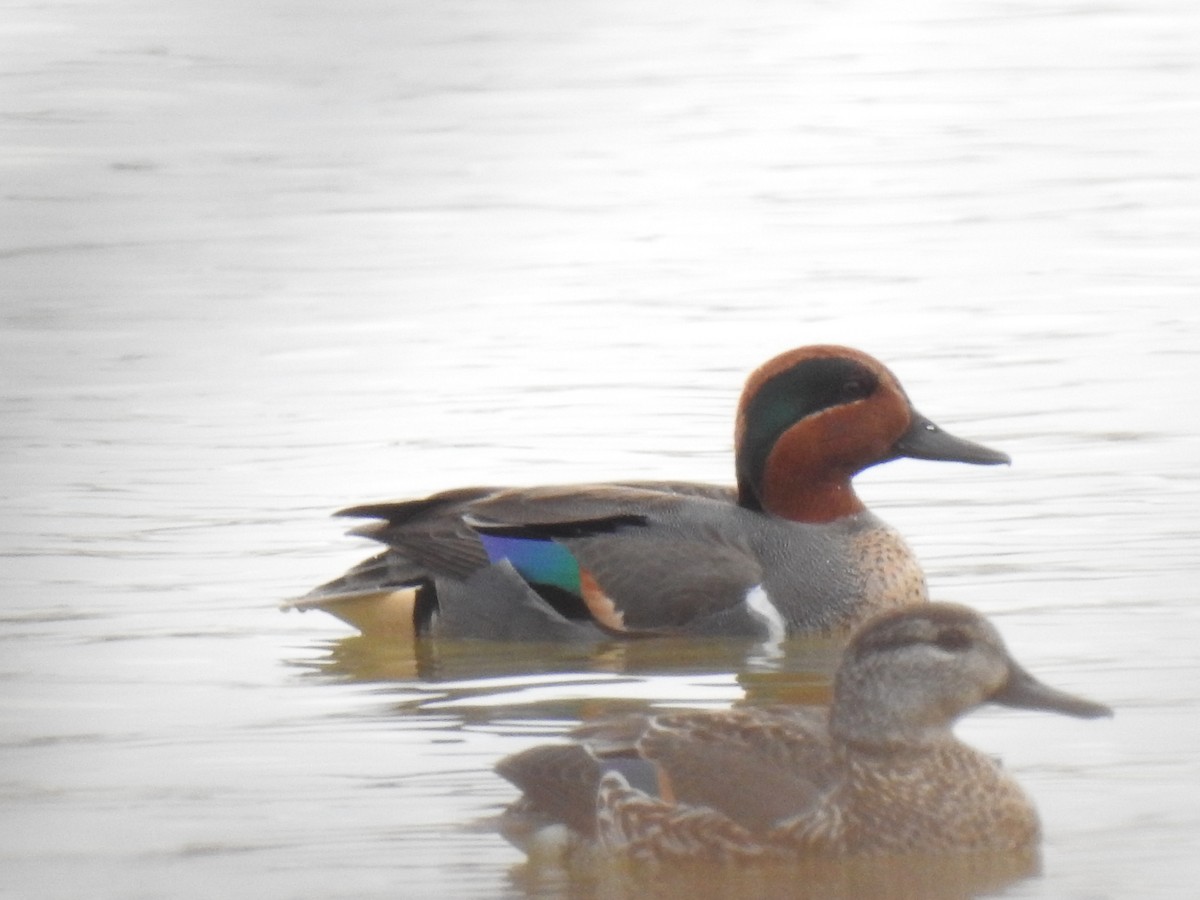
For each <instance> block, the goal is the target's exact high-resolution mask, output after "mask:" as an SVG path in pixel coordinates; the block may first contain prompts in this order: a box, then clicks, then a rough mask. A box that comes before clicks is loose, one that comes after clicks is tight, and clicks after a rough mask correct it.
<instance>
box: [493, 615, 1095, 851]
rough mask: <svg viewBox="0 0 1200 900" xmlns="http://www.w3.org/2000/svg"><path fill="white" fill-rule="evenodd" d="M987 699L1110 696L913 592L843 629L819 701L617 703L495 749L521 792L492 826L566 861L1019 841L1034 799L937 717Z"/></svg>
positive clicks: (1056, 701)
mask: <svg viewBox="0 0 1200 900" xmlns="http://www.w3.org/2000/svg"><path fill="white" fill-rule="evenodd" d="M987 702H996V703H1002V704H1005V705H1010V706H1020V707H1025V708H1030V709H1042V710H1049V711H1053V712H1059V713H1063V714H1066V715H1071V716H1077V717H1082V718H1095V717H1099V716H1108V715H1111V714H1112V711H1111V710H1110V709H1109V708H1108V707H1106V706H1103V705H1101V704H1098V703H1093V702H1092V701H1089V700H1084V699H1082V698H1079V697H1075V696H1073V695H1070V694H1067V693H1064V692H1062V691H1059V690H1056V689H1054V688H1051V687H1049V686H1047V685H1045V684H1042V683H1041V682H1040V681H1038V680H1037V679H1035V678H1034V677H1033V676H1032V675H1030V674H1029V673H1028V672H1026V671H1025V670H1024V669H1022V668H1021V667H1020V666H1019V665H1018V664H1017V663H1016V662H1015V661H1014V660H1013V659H1012V657H1011V656H1010V655H1009V653H1008V651H1007V650H1006V649H1005V647H1004V644H1003V642H1002V641H1001V639H1000V636H999V634H998V633H997V632H996V630H995V628H993V627H992V626H991V625H990V624H989V623H988V622H987V621H986V620H984V619H983V618H982V617H981V616H979V615H978V614H977V613H975V612H973V611H971V610H969V609H967V608H965V607H961V606H955V605H950V604H929V605H928V606H925V607H922V608H919V609H912V610H903V611H899V612H894V613H889V614H886V615H884V616H882V617H879V618H877V619H876V620H874V621H872V622H871V623H869V624H868V625H867V626H865V627H864V628H863V629H862V630H861V631H860V632H859V633H858V634H857V635H856V637H855V638H854V640H853V641H852V642H851V644H850V645H849V647H848V648H847V651H846V653H845V656H844V658H843V660H842V663H841V665H840V666H839V668H838V672H837V675H836V677H835V681H834V695H833V702H832V705H831V707H830V709H829V710H818V709H815V708H796V707H778V708H753V707H745V708H738V709H731V710H728V711H712V710H706V711H694V712H678V711H677V712H665V713H661V714H652V715H634V716H626V717H623V718H618V719H613V720H607V721H601V722H597V723H591V724H588V725H584V726H582V727H580V728H579V729H577V730H576V731H575V732H574V733H573V739H574V740H573V742H572V743H569V744H565V745H549V746H539V747H534V748H531V749H529V750H526V751H524V752H522V753H518V754H516V755H514V756H511V757H508V758H507V759H505V760H502V761H501V762H500V763H499V765H498V766H497V771H498V772H499V773H500V774H501V775H502V776H503V777H504V778H506V779H508V780H509V781H510V782H512V783H513V784H514V785H516V786H517V787H518V788H519V789H520V790H521V792H522V796H521V797H520V799H519V800H517V801H516V802H515V803H514V804H513V805H512V807H511V808H510V809H509V811H508V812H507V813H506V815H505V818H504V822H503V826H502V830H503V831H504V833H505V835H506V836H507V837H509V839H510V840H512V841H513V842H514V843H515V844H517V846H519V847H521V848H523V849H525V850H526V851H527V852H534V851H535V850H536V851H538V852H540V853H543V854H544V853H546V852H547V851H550V852H553V853H557V854H559V855H561V856H563V858H564V859H565V860H567V861H570V860H571V859H574V858H579V855H580V854H584V855H586V856H587V857H589V858H591V857H594V856H595V855H596V854H602V855H614V856H620V857H628V858H633V859H639V860H655V861H670V860H684V859H686V860H699V859H707V860H722V859H724V860H766V859H780V858H784V859H787V858H790V859H802V858H807V857H848V856H881V855H888V856H895V855H903V854H957V853H976V852H1021V851H1025V850H1029V849H1030V848H1034V847H1036V844H1037V843H1038V839H1039V837H1040V826H1039V823H1038V817H1037V813H1036V811H1035V809H1034V807H1033V804H1032V803H1031V802H1030V801H1029V799H1028V798H1027V797H1026V795H1025V794H1024V793H1023V791H1022V790H1021V788H1020V787H1019V786H1018V785H1017V783H1016V782H1015V781H1014V780H1013V779H1012V778H1011V777H1010V776H1009V775H1008V774H1007V773H1006V772H1005V771H1004V769H1003V768H1002V767H1001V766H1000V765H999V764H997V763H996V762H995V761H994V760H993V759H992V758H991V757H990V756H988V755H986V754H983V753H980V752H978V751H976V750H974V749H972V748H970V747H968V746H967V745H965V744H963V743H961V742H960V741H958V740H957V739H956V738H955V737H954V735H953V733H952V727H953V724H954V722H955V721H956V720H957V719H958V718H959V717H960V716H962V715H963V714H965V713H968V712H970V711H971V710H972V709H974V708H977V707H978V706H979V705H981V704H983V703H987Z"/></svg>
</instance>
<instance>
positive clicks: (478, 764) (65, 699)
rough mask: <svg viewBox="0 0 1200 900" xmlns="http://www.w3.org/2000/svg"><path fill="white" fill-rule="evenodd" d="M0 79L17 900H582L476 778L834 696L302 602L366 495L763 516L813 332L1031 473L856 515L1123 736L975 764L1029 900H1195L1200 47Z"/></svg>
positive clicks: (648, 45) (1112, 39) (402, 55)
mask: <svg viewBox="0 0 1200 900" xmlns="http://www.w3.org/2000/svg"><path fill="white" fill-rule="evenodd" d="M0 42H2V44H3V47H4V53H3V54H2V55H0V60H3V61H2V62H0V74H2V75H3V79H4V83H5V85H6V90H5V91H4V93H3V98H2V99H0V117H2V118H0V121H2V122H3V128H4V134H5V140H4V142H3V149H2V150H0V172H2V174H3V184H4V187H3V200H2V203H0V210H2V212H0V216H2V217H3V218H2V220H0V222H2V224H3V226H4V227H3V230H2V231H0V372H2V373H3V379H2V380H0V422H3V427H2V428H0V472H2V475H0V479H2V480H0V490H2V491H3V506H2V508H3V513H2V514H0V556H2V559H3V572H4V578H3V585H4V596H3V599H2V601H0V618H2V620H3V626H2V627H0V645H2V647H0V679H3V682H4V685H5V690H4V691H3V700H0V761H2V762H0V772H3V775H2V776H0V827H2V833H3V834H4V840H3V842H0V866H2V868H3V870H4V873H5V874H4V878H3V884H0V895H5V896H13V897H26V896H37V897H50V898H53V897H75V896H79V895H80V893H81V892H83V891H87V892H88V893H89V894H90V895H92V896H96V897H101V898H103V897H114V898H116V897H121V898H129V897H160V896H172V897H181V896H182V897H187V896H196V897H201V896H203V897H208V896H212V895H214V894H216V893H221V894H223V895H225V896H229V897H239V896H247V897H249V896H254V897H261V896H270V897H296V898H301V897H304V898H310V897H311V898H332V897H355V898H363V897H376V896H379V897H382V896H403V897H481V898H484V897H486V898H496V897H522V896H528V895H541V896H557V895H562V894H565V893H569V892H570V891H572V890H576V891H584V892H586V891H587V890H593V889H595V885H591V886H588V885H584V886H583V887H580V886H578V885H575V886H571V885H566V884H564V883H562V882H561V881H555V880H554V879H553V878H549V877H548V878H545V879H544V878H542V877H541V875H540V874H539V873H537V872H530V871H529V870H528V869H525V868H523V867H522V866H521V857H520V854H518V853H517V852H516V851H515V850H514V849H512V848H511V847H509V846H508V845H507V844H505V843H504V842H503V841H502V840H501V839H500V838H499V837H498V836H497V835H496V834H495V832H494V830H493V828H492V827H491V823H490V819H491V818H492V817H494V816H495V814H496V813H497V812H498V811H499V810H500V809H501V808H502V807H503V804H504V803H506V802H508V801H509V800H510V799H512V797H513V793H514V792H513V791H512V790H511V789H510V788H509V787H508V786H507V785H506V784H505V783H504V782H502V781H501V780H500V779H499V778H497V777H495V776H494V775H492V774H491V771H490V770H491V766H492V765H493V763H494V762H495V761H496V760H497V759H498V758H500V757H501V756H502V755H504V754H506V753H509V752H512V751H515V750H518V749H521V748H524V747H526V746H529V745H530V744H532V743H535V742H537V741H539V740H545V739H547V738H550V737H552V736H554V735H557V734H559V733H561V732H562V731H563V730H564V729H565V728H567V727H569V726H570V725H571V724H572V723H574V722H576V721H578V720H579V719H580V718H582V717H587V716H592V715H597V714H600V713H602V712H605V711H609V710H613V709H628V708H640V707H645V706H662V705H676V704H678V705H688V706H694V705H703V706H715V707H722V706H726V705H729V704H731V703H735V702H742V701H744V700H745V699H747V698H749V699H750V700H752V701H753V700H756V699H758V698H763V697H778V696H784V697H788V698H793V699H801V700H806V699H807V700H811V699H817V698H818V695H819V694H820V692H821V687H820V684H821V679H820V673H821V670H822V665H823V663H822V661H821V660H820V659H819V658H818V659H816V661H815V662H814V661H813V660H812V659H810V658H809V657H804V656H801V657H796V656H790V657H785V658H784V661H783V662H780V661H778V660H776V661H771V660H763V659H761V658H759V657H755V656H753V655H751V656H750V657H749V658H747V656H746V655H745V654H741V655H739V654H737V653H733V654H730V653H728V652H718V651H717V650H715V649H713V648H695V649H693V650H692V651H688V652H685V651H682V650H680V649H679V648H678V647H675V648H658V651H655V650H654V649H648V650H647V649H637V648H628V647H612V648H603V649H602V650H600V651H596V652H585V653H581V652H579V651H570V650H568V651H562V652H550V651H545V652H539V653H537V654H531V653H529V652H517V653H513V652H512V651H509V650H504V649H498V648H491V649H485V648H480V647H472V646H461V645H446V646H440V647H426V648H421V649H419V650H414V649H412V648H405V647H399V646H394V645H391V646H389V645H380V644H379V643H378V642H369V641H364V640H363V639H361V638H358V637H355V636H353V635H352V634H351V633H349V632H348V630H347V629H346V628H345V627H343V626H342V625H340V624H339V623H337V622H335V621H334V620H331V619H328V618H323V617H320V616H318V615H315V614H312V615H305V616H300V615H294V614H293V615H284V614H282V613H280V612H279V611H278V609H277V604H278V602H279V601H280V600H281V599H282V598H285V597H289V596H293V595H295V594H297V593H300V592H303V591H304V590H306V589H307V588H309V587H310V586H312V585H313V584H315V583H317V582H318V581H321V580H325V579H327V578H329V577H332V576H333V575H336V574H338V573H339V572H340V571H341V570H342V569H343V568H345V567H346V566H348V565H350V564H352V563H353V562H355V561H357V560H358V559H359V558H361V557H362V556H363V555H364V554H365V553H366V552H367V551H368V548H367V547H366V546H365V545H364V544H363V542H361V541H358V540H354V539H350V538H343V537H341V535H340V527H341V526H340V525H339V524H338V523H336V522H333V521H331V520H329V519H328V518H327V514H328V513H329V512H330V511H331V510H333V509H335V508H337V507H339V506H343V505H346V504H348V503H353V502H362V501H368V500H376V499H383V498H388V497H405V496H411V495H418V494H421V493H425V492H428V491H432V490H436V489H440V488H444V487H451V486H455V485H460V484H466V483H472V482H479V483H483V482H499V483H504V482H513V483H529V482H541V481H566V480H576V479H598V478H609V477H646V478H653V477H679V478H698V479H705V480H712V481H729V480H730V479H731V475H732V472H731V469H732V462H731V458H730V443H731V437H730V432H731V425H732V408H733V405H734V403H735V402H736V396H737V392H738V390H739V388H740V383H741V381H742V379H743V378H744V376H745V374H746V372H747V371H748V370H749V369H750V368H752V367H753V366H754V365H756V364H757V363H759V362H761V361H763V360H765V359H766V358H767V357H768V356H770V355H772V354H774V353H775V352H777V351H779V350H782V349H785V348H787V347H791V346H795V345H799V344H803V343H809V342H813V341H824V340H832V341H838V342H842V343H848V344H852V345H854V346H858V347H861V348H863V349H865V350H867V351H869V352H871V353H873V354H875V355H877V356H879V357H880V358H882V359H884V360H886V361H887V362H888V364H889V365H891V366H892V368H893V369H894V370H895V371H896V372H897V373H898V374H899V375H900V377H901V378H902V379H903V381H904V383H905V385H906V386H907V388H908V389H909V392H910V394H911V395H912V397H913V399H914V401H915V403H916V404H917V406H918V407H919V408H920V409H921V410H922V411H923V412H925V413H926V414H928V415H929V416H931V417H932V418H934V419H935V420H936V421H938V422H940V423H941V424H942V425H944V426H946V427H947V428H949V429H951V430H953V431H956V432H957V433H961V434H963V435H964V436H969V437H972V438H975V439H978V440H981V441H985V442H987V443H989V444H993V445H995V446H998V447H1001V448H1003V449H1005V450H1007V451H1008V452H1010V453H1011V454H1012V456H1013V458H1014V461H1015V462H1014V465H1013V466H1012V467H1011V468H1007V469H1002V470H980V469H977V468H968V467H955V466H946V465H936V464H932V463H921V462H913V461H902V462H897V463H893V464H889V465H888V466H885V467H882V468H879V469H877V470H873V471H871V472H869V473H867V474H866V475H865V476H864V477H863V478H862V479H860V484H861V493H862V494H863V496H864V497H865V498H866V499H867V501H868V502H869V503H870V504H871V505H872V506H873V507H874V508H875V509H876V510H877V511H878V512H879V513H880V514H881V515H883V516H884V517H885V518H887V519H888V520H889V521H890V522H892V523H893V524H894V525H896V526H897V527H898V528H900V529H901V530H902V531H903V532H904V533H905V535H906V536H907V537H908V538H909V540H910V542H911V543H912V544H913V545H914V547H915V548H916V549H917V551H918V553H919V554H920V555H921V556H922V558H923V559H924V560H925V563H926V567H927V571H928V574H929V578H930V583H931V586H932V589H933V592H934V594H935V595H936V596H938V597H940V598H943V599H953V600H958V601H960V602H966V603H970V604H972V605H975V606H977V607H978V608H980V609H982V610H984V611H985V612H987V613H988V614H989V615H991V616H992V617H994V619H995V621H996V622H997V623H998V625H999V627H1000V628H1001V629H1002V630H1003V632H1004V634H1005V635H1006V636H1007V638H1008V640H1009V642H1010V644H1011V646H1012V648H1013V650H1014V652H1015V653H1016V655H1017V656H1018V657H1019V658H1020V659H1022V660H1023V661H1024V662H1025V664H1026V665H1027V666H1028V667H1029V668H1030V669H1031V670H1033V671H1034V672H1036V673H1038V674H1039V675H1041V676H1042V677H1044V678H1045V679H1046V680H1048V681H1051V682H1053V683H1054V684H1056V685H1058V686H1060V687H1062V688H1064V689H1067V690H1072V691H1076V692H1078V693H1081V694H1084V695H1086V696H1089V697H1093V698H1095V699H1097V700H1102V701H1104V702H1107V703H1109V704H1111V705H1113V706H1114V707H1115V708H1116V709H1117V716H1116V717H1115V719H1113V720H1112V721H1111V722H1079V721H1075V720H1069V719H1061V718H1055V717H1051V716H1046V715H1038V714H1035V713H1020V712H1014V711H1009V710H996V711H990V710H989V711H984V712H983V713H981V714H979V715H977V716H975V717H973V718H972V719H970V720H968V721H966V722H964V723H963V725H962V726H961V727H960V733H961V734H962V736H963V737H964V738H966V739H967V740H970V741H971V742H973V743H975V744H977V745H978V746H980V747H983V748H986V749H987V750H988V751H989V752H993V753H995V754H997V755H999V756H1001V757H1002V758H1003V759H1004V761H1005V764H1006V765H1007V766H1008V767H1009V768H1010V769H1011V770H1012V771H1013V772H1014V773H1015V774H1016V776H1017V777H1018V778H1019V779H1020V780H1021V782H1022V783H1023V784H1024V785H1025V786H1026V787H1027V788H1028V790H1029V791H1030V792H1031V793H1032V794H1033V796H1034V797H1035V798H1036V800H1037V802H1038V805H1039V807H1040V809H1041V811H1042V814H1043V819H1044V824H1045V831H1046V840H1045V845H1044V848H1043V854H1042V862H1041V874H1040V875H1038V876H1037V877H1032V878H1027V879H1023V880H1021V881H1019V882H1018V883H1017V884H1015V885H1013V886H1011V887H1010V888H1009V889H1008V892H1007V894H1006V896H1012V897H1022V898H1063V897H1078V898H1101V897H1113V898H1124V897H1130V896H1139V897H1149V898H1159V897H1161V898H1169V897H1170V898H1173V897H1177V896H1179V895H1180V892H1181V890H1183V891H1186V890H1189V889H1190V888H1191V886H1193V885H1194V884H1195V883H1196V880H1197V877H1198V876H1200V866H1198V864H1197V863H1196V862H1195V858H1194V854H1193V853H1192V852H1191V849H1190V848H1191V847H1192V846H1194V845H1195V843H1196V840H1197V839H1198V838H1200V812H1197V811H1198V810H1200V787H1198V785H1200V768H1198V765H1200V764H1198V763H1197V759H1200V725H1198V724H1197V723H1200V715H1198V713H1200V709H1198V708H1197V707H1198V703H1197V699H1196V685H1197V684H1198V683H1200V681H1198V676H1200V662H1198V661H1197V651H1196V649H1195V648H1196V646H1197V638H1198V637H1200V634H1198V632H1200V621H1198V619H1200V616H1198V614H1197V612H1196V605H1195V602H1194V601H1195V595H1196V584H1197V583H1200V582H1198V576H1200V567H1198V563H1197V559H1198V556H1197V552H1196V548H1197V538H1198V537H1200V528H1198V521H1197V513H1196V510H1197V501H1198V500H1200V439H1198V435H1200V412H1198V411H1197V405H1196V403H1195V402H1194V401H1193V398H1192V385H1194V384H1195V382H1196V379H1197V375H1198V374H1200V313H1198V312H1197V306H1196V302H1195V300H1196V293H1197V286H1198V285H1200V257H1198V256H1197V253H1196V240H1195V236H1196V234H1197V233H1198V232H1200V159H1198V158H1197V155H1196V153H1195V149H1194V148H1195V147H1196V146H1197V145H1198V144H1200V72H1198V71H1197V68H1198V65H1200V11H1198V10H1197V9H1196V8H1195V6H1194V4H1191V3H1187V2H1183V0H1148V2H1140V0H1139V2H1137V3H1134V2H1126V3H1109V4H1103V5H1094V4H1083V3H1050V4H1047V3H1035V2H1032V0H1029V2H1008V3H1000V2H995V3H992V2H973V3H965V4H964V3H961V2H954V3H952V2H949V0H916V2H909V3H906V4H903V5H902V6H897V5H895V4H885V3H882V2H872V0H860V2H853V0H851V2H825V0H809V2H801V3H782V2H774V0H752V2H748V3H743V4H740V5H738V6H736V7H733V6H728V5H722V4H717V3H709V2H699V3H697V2H694V0H693V2H688V3H681V2H662V3H655V4H649V5H647V4H639V3H629V2H616V3H613V2H605V3H586V2H584V3H572V4H557V5H556V4H545V3H533V2H530V0H504V2H489V3H484V2H476V0H462V2H453V3H441V4H435V5H428V4H424V5H422V4H411V3H361V4H356V5H355V7H354V8H353V10H352V11H347V9H346V7H345V6H344V5H338V4H333V3H330V2H327V0H307V2H303V3H298V4H297V3H287V4H284V3H259V4H253V5H251V6H247V5H246V4H242V3H228V2H226V3H208V4H205V5H204V6H203V8H189V7H187V6H180V5H178V4H168V5H165V6H164V5H162V4H153V3H149V2H145V0H116V2H111V3H107V4H103V5H98V4H67V3H61V2H43V3H29V4H24V5H19V6H17V7H15V8H13V9H11V10H9V12H8V14H7V15H6V17H5V22H4V23H3V25H0ZM826 662H827V661H826ZM808 663H812V665H808Z"/></svg>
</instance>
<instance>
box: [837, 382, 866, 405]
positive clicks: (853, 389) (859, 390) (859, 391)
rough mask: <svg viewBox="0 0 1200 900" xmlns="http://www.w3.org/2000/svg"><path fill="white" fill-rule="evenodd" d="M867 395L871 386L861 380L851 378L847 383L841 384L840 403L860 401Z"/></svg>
mask: <svg viewBox="0 0 1200 900" xmlns="http://www.w3.org/2000/svg"><path fill="white" fill-rule="evenodd" d="M869 393H871V386H870V385H869V384H867V382H865V381H863V380H862V379H861V378H851V379H850V380H849V381H844V382H842V402H844V403H850V402H852V401H854V400H861V399H862V398H863V397H865V396H867V394H869Z"/></svg>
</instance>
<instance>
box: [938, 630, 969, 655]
mask: <svg viewBox="0 0 1200 900" xmlns="http://www.w3.org/2000/svg"><path fill="white" fill-rule="evenodd" d="M934 643H935V644H937V645H938V646H939V647H941V648H942V649H943V650H951V651H954V650H962V649H963V648H964V647H966V646H967V645H968V644H970V643H971V636H970V635H968V634H967V633H966V632H965V631H960V630H959V629H957V628H947V629H945V630H944V631H941V632H939V633H938V636H937V638H936V639H935V640H934Z"/></svg>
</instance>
